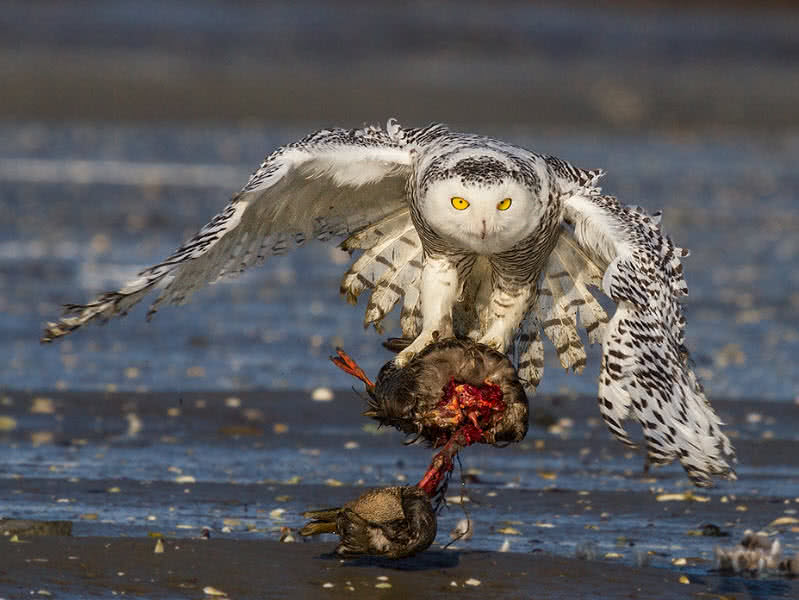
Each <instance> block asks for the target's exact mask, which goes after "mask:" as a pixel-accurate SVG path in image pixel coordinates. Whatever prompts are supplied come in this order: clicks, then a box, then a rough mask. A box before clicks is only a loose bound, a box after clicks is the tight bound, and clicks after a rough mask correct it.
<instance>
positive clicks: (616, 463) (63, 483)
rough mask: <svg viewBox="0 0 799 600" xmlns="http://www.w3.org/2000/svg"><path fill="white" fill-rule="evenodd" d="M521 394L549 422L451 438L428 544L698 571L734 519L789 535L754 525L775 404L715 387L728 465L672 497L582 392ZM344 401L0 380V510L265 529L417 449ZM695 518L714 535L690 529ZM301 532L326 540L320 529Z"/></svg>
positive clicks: (768, 518)
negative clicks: (5, 422) (454, 449)
mask: <svg viewBox="0 0 799 600" xmlns="http://www.w3.org/2000/svg"><path fill="white" fill-rule="evenodd" d="M538 406H539V410H545V411H547V412H548V413H550V414H551V415H553V416H554V417H555V418H556V419H558V425H557V426H556V427H548V428H545V427H540V426H536V425H533V426H531V429H530V432H529V433H528V436H527V438H526V439H525V440H524V442H523V443H521V444H512V445H510V446H508V447H506V448H502V449H498V448H491V447H483V446H480V445H477V446H472V447H469V448H467V449H465V450H464V451H463V452H462V453H461V462H462V466H461V467H459V468H458V469H456V472H455V473H454V475H453V477H452V480H451V482H450V488H449V490H448V491H447V494H446V496H447V501H448V502H447V505H446V506H445V507H443V508H442V510H441V512H440V515H439V522H438V531H439V533H438V537H437V540H436V545H435V546H434V547H433V549H434V550H435V549H437V548H440V547H441V546H444V545H446V544H447V543H448V542H450V541H451V535H450V531H452V530H453V529H454V528H455V526H456V524H457V523H458V521H460V520H461V519H463V518H467V517H468V518H470V519H471V520H472V522H473V536H472V538H471V539H469V540H458V541H455V542H454V548H453V546H450V549H463V550H491V551H496V550H499V549H500V548H503V547H504V548H505V549H506V550H509V551H512V552H517V553H536V552H546V553H549V554H555V555H560V556H565V557H575V556H578V555H579V556H582V557H589V558H593V559H604V560H611V561H613V562H616V563H620V564H627V565H639V566H640V565H651V566H654V567H665V568H669V569H676V570H678V571H680V572H683V573H687V574H689V575H697V576H700V575H702V574H707V573H709V572H712V570H713V568H714V566H715V563H714V558H713V549H714V547H715V546H716V545H732V544H734V543H736V542H737V541H738V540H739V539H740V537H741V536H742V535H743V531H744V530H745V529H749V528H751V529H766V530H768V531H771V532H772V533H773V534H778V535H780V536H781V538H782V540H783V542H784V544H785V548H786V552H796V551H799V546H797V539H796V531H795V529H796V526H795V525H791V524H790V522H788V524H787V525H782V526H771V525H770V523H772V522H773V521H774V520H775V519H777V518H779V517H783V518H785V517H789V518H795V517H796V515H797V511H798V510H799V497H797V493H796V491H797V489H799V459H798V458H797V457H798V456H799V451H797V449H798V448H799V434H797V431H799V429H797V420H796V411H795V408H794V407H793V406H792V405H790V404H787V403H762V402H761V403H758V402H749V401H724V402H719V403H718V404H717V408H718V410H719V413H720V414H721V416H722V417H723V418H724V419H725V421H726V422H727V430H728V432H729V433H730V435H731V437H732V439H733V441H734V443H735V445H736V447H737V451H738V455H739V458H740V461H741V468H740V469H739V471H738V473H739V476H740V480H739V481H738V482H720V483H719V485H718V487H716V488H712V489H709V490H696V489H693V494H694V495H693V496H692V497H690V498H683V499H679V498H671V499H670V498H669V497H668V496H666V497H664V494H683V493H686V492H691V491H692V487H691V485H690V483H689V481H688V480H687V478H686V477H685V476H684V473H683V472H682V470H681V469H680V468H679V467H677V466H670V467H665V468H660V469H653V470H651V472H650V473H648V474H645V473H644V472H643V470H642V467H643V457H642V455H641V454H640V453H637V452H632V451H629V450H627V449H625V448H624V447H623V446H621V445H620V444H618V443H617V442H615V441H613V440H611V439H610V438H609V435H608V433H607V431H606V429H605V427H604V425H602V424H601V423H600V421H599V419H598V418H597V415H596V411H595V407H594V403H593V401H592V400H591V399H576V400H544V399H540V400H539V402H538ZM361 409H362V400H361V399H360V398H358V397H357V396H356V395H355V394H353V393H352V392H348V391H341V392H336V393H335V394H334V398H333V400H332V401H329V402H315V401H313V400H312V399H311V397H310V395H309V394H307V393H297V392H295V393H286V392H252V393H243V394H239V395H237V396H231V395H229V394H225V393H200V392H190V393H186V394H183V395H180V396H178V395H175V394H166V393H164V394H136V393H123V392H120V393H114V394H109V393H104V392H99V393H92V392H72V393H53V394H49V395H47V396H42V395H38V396H36V395H28V394H24V393H13V394H8V395H6V396H3V405H2V410H0V412H2V413H4V414H6V415H7V416H11V417H12V418H13V419H14V420H15V424H14V427H12V428H8V427H6V429H5V431H4V432H1V433H0V442H2V445H3V456H4V461H3V467H2V470H0V497H2V498H4V503H3V514H4V515H5V516H11V517H14V518H31V519H63V520H70V521H72V522H73V523H74V528H73V535H76V536H112V537H113V536H133V537H144V536H147V535H148V534H151V533H160V534H162V535H164V536H165V537H167V538H169V539H174V538H186V537H197V536H198V535H199V534H200V532H201V531H202V529H203V528H206V527H207V528H209V529H210V531H211V536H212V538H213V539H269V540H274V539H277V538H278V536H279V535H280V528H281V527H289V528H291V529H292V530H294V531H296V530H297V529H298V528H299V527H300V526H301V525H302V524H303V522H304V519H303V518H302V516H301V513H302V512H303V511H305V510H309V509H313V508H321V507H325V506H327V507H329V506H337V505H341V504H343V503H344V502H346V501H348V500H351V499H353V498H355V497H356V496H358V495H360V494H361V493H362V492H363V491H364V490H365V489H367V488H370V487H376V486H384V485H397V484H402V483H414V482H415V481H416V480H417V479H418V478H420V477H421V475H422V473H423V472H424V470H425V468H426V467H427V464H428V463H429V460H430V458H431V455H432V452H431V450H430V449H428V448H424V447H420V446H410V447H406V448H403V446H402V440H403V437H402V436H401V435H399V434H398V433H397V432H395V431H393V430H391V431H388V430H377V429H376V428H375V427H374V426H373V425H372V424H371V423H370V422H368V421H367V419H365V418H362V417H359V416H358V414H359V412H360V410H361ZM464 479H465V483H461V482H462V480H464ZM464 498H465V500H464ZM797 522H799V521H794V523H797ZM708 523H712V524H715V525H717V526H718V527H719V528H721V530H722V531H723V532H724V533H726V534H727V537H721V538H717V537H704V536H698V535H694V534H693V533H692V532H693V531H695V530H698V529H701V528H702V526H703V525H705V524H708ZM792 528H793V529H792ZM307 543H313V544H317V547H318V549H319V552H323V551H325V552H326V551H330V550H332V548H333V547H334V544H335V538H333V537H332V536H322V538H320V539H316V540H313V541H308V542H307ZM680 559H685V564H683V565H681V564H680ZM674 561H677V563H676V564H675V562H674ZM732 581H735V579H733V580H731V581H730V585H732ZM741 581H745V580H741ZM785 585H786V586H787V587H786V590H787V595H786V594H783V595H785V597H789V596H790V593H791V590H793V587H792V584H791V583H790V582H786V584H785Z"/></svg>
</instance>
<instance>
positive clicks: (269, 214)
mask: <svg viewBox="0 0 799 600" xmlns="http://www.w3.org/2000/svg"><path fill="white" fill-rule="evenodd" d="M602 174H603V173H602V171H600V170H584V169H580V168H577V167H575V166H572V165H571V164H569V163H568V162H566V161H564V160H561V159H558V158H555V157H552V156H547V155H541V154H535V153H533V152H530V151H528V150H525V149H523V148H519V147H516V146H513V145H510V144H507V143H505V142H502V141H498V140H494V139H490V138H487V137H483V136H480V135H473V134H464V133H457V132H453V131H450V130H449V129H448V128H446V127H445V126H443V125H440V124H435V125H430V126H428V127H424V128H409V129H406V128H403V127H401V126H400V125H399V124H398V123H397V122H396V121H395V120H393V119H392V120H389V121H388V124H387V126H386V128H385V129H383V128H381V127H375V126H372V127H365V128H362V129H352V130H347V129H338V128H335V129H325V130H322V131H318V132H316V133H313V134H311V135H309V136H307V137H306V138H304V139H302V140H300V141H299V142H296V143H293V144H289V145H287V146H284V147H282V148H280V149H278V150H277V151H275V152H274V153H272V154H271V155H270V156H268V157H267V158H266V159H265V160H264V162H263V163H262V164H261V166H260V167H259V168H258V169H257V170H256V171H255V172H254V173H253V174H252V175H251V176H250V179H249V181H248V182H247V184H246V185H245V186H244V188H242V190H241V191H240V192H239V193H238V194H236V195H235V196H234V197H233V199H232V201H231V202H230V203H229V204H228V205H227V207H226V208H225V209H224V210H223V211H222V212H221V213H220V214H218V215H217V216H215V217H214V218H213V219H212V220H211V221H210V223H208V224H207V225H206V226H205V227H203V228H202V229H201V230H200V232H199V233H198V234H197V235H195V236H194V237H193V238H191V239H190V240H189V241H187V242H186V243H185V244H184V245H183V246H181V247H180V248H178V250H176V251H175V252H174V253H173V254H172V255H171V256H169V257H168V258H167V259H166V260H164V261H163V262H161V263H159V264H157V265H154V266H152V267H150V268H148V269H145V270H144V271H142V272H141V273H139V275H138V277H136V278H134V279H132V280H131V281H129V282H128V283H127V284H126V285H125V286H124V287H123V288H122V289H120V290H119V291H116V292H110V293H106V294H103V295H101V296H99V297H98V298H96V299H95V300H94V301H92V302H90V303H88V304H85V305H67V307H66V313H65V316H64V317H63V318H61V319H60V320H59V321H58V322H57V323H48V324H47V328H46V330H45V332H44V335H43V338H42V340H43V341H51V340H53V339H55V338H57V337H60V336H63V335H66V334H68V333H70V332H71V331H74V330H75V329H77V328H79V327H81V326H83V325H84V324H86V323H88V322H90V321H93V320H105V319H107V318H109V317H112V316H114V315H120V314H125V313H126V312H127V311H128V309H129V308H130V307H131V306H132V305H133V304H135V303H136V302H138V301H139V300H141V299H142V297H143V296H145V295H146V294H147V293H148V292H150V291H151V290H152V289H153V288H155V287H157V286H161V285H163V291H162V293H161V295H160V296H159V298H158V299H157V300H156V301H155V303H154V304H153V306H152V308H151V310H150V313H149V314H152V313H153V312H155V310H156V309H157V308H158V307H159V306H160V305H162V304H165V303H182V302H184V301H185V300H186V299H187V298H188V296H189V295H190V294H191V293H192V292H194V291H195V290H196V289H197V288H199V287H201V286H203V285H205V284H206V283H209V282H212V281H214V280H216V279H218V278H219V277H221V276H223V275H227V274H235V273H238V272H240V271H242V270H243V269H245V268H246V267H248V266H250V265H252V264H254V263H258V262H260V261H262V260H264V259H265V258H266V257H267V256H269V255H273V254H282V253H284V252H286V251H287V250H289V249H290V248H292V247H294V246H299V245H301V244H302V243H304V242H305V240H307V239H312V238H316V239H320V240H328V239H331V238H345V239H344V240H343V242H342V247H343V248H344V249H346V250H348V251H350V252H357V251H361V254H360V256H359V257H358V258H357V260H355V262H354V263H353V264H352V267H351V268H350V270H349V271H348V272H347V273H346V275H345V276H344V279H343V281H342V285H341V291H342V293H343V294H344V295H345V296H346V297H347V299H348V300H349V301H351V302H353V303H354V302H355V301H356V300H357V298H358V296H359V295H360V293H361V292H363V291H365V290H368V292H369V294H370V298H369V302H368V304H367V307H366V318H365V324H366V325H367V326H368V325H369V324H372V325H374V326H375V327H376V328H379V327H380V324H381V322H382V320H383V318H384V317H385V316H386V315H387V314H388V313H389V312H390V311H391V310H392V308H394V307H395V306H396V305H397V304H400V305H401V315H400V324H401V328H402V333H403V338H404V339H406V340H407V341H408V343H407V347H405V348H404V349H403V350H402V351H401V352H400V353H399V354H398V355H397V357H396V361H397V364H398V365H399V366H402V365H404V364H406V363H407V362H408V360H409V359H410V358H411V357H413V356H414V354H416V353H418V352H420V351H421V350H422V349H423V348H424V347H425V346H427V345H428V344H430V343H431V342H432V341H433V340H435V339H438V338H446V337H450V336H453V335H454V336H461V337H467V336H468V337H470V338H472V339H474V340H476V341H478V342H480V343H483V344H487V345H488V346H491V347H493V348H496V349H497V350H499V351H500V352H503V353H508V354H510V355H511V356H512V357H513V359H514V361H515V364H516V366H517V367H518V370H519V374H520V376H521V377H522V378H523V379H524V380H525V382H526V386H527V389H528V390H529V391H534V390H535V388H536V386H537V385H538V383H539V381H540V379H541V375H542V373H543V365H544V361H543V352H544V349H543V340H542V332H543V333H544V334H546V336H547V337H548V338H549V339H550V340H551V341H552V343H553V344H554V346H555V350H556V352H557V354H558V357H559V359H560V363H561V365H562V366H563V367H564V368H566V369H569V368H571V369H573V370H574V371H577V372H580V371H582V369H583V367H584V365H585V362H586V353H585V350H584V348H583V343H582V341H581V337H580V334H579V333H578V319H579V322H580V323H581V325H582V326H583V328H584V329H585V332H586V335H587V339H588V341H589V342H590V343H594V342H600V343H601V344H602V362H601V370H600V375H599V394H598V398H599V408H600V411H601V413H602V416H603V417H604V419H605V422H606V423H607V425H608V427H609V428H610V430H611V432H612V433H613V434H614V435H615V436H616V437H617V438H618V439H619V440H621V441H622V442H624V443H626V444H629V445H633V442H632V441H631V439H630V438H629V437H628V435H627V433H626V431H625V430H624V428H623V426H622V424H621V422H622V420H623V419H625V418H627V417H629V416H631V415H632V416H635V417H636V418H637V419H638V420H639V421H640V422H641V424H642V426H643V433H644V437H645V438H646V442H647V448H648V453H649V459H650V460H651V461H652V462H654V463H667V462H671V461H672V460H674V459H679V461H680V462H681V463H682V465H683V466H684V468H685V469H686V471H687V473H688V475H689V476H690V477H691V479H693V481H694V482H695V483H696V484H698V485H710V484H711V476H712V475H717V476H722V477H727V478H734V477H735V475H734V472H733V471H732V469H731V467H730V465H729V464H728V460H729V461H730V462H732V461H733V460H734V452H733V449H732V446H731V444H730V441H729V439H728V438H727V437H726V436H725V435H724V434H723V433H722V432H721V430H720V420H719V418H718V417H717V415H716V414H715V412H714V411H713V409H712V408H711V406H710V404H709V403H708V400H707V399H706V397H705V395H704V393H703V391H702V388H701V386H700V384H699V382H698V381H697V379H696V376H695V375H694V373H693V371H692V369H691V363H690V359H689V357H688V353H687V350H686V348H685V346H684V344H683V328H684V318H683V313H682V308H681V305H680V303H679V300H680V298H681V297H682V296H684V295H685V294H687V287H686V285H685V281H684V279H683V276H682V265H681V264H680V258H681V257H682V256H685V254H686V253H685V252H684V251H683V250H682V249H680V248H678V247H676V246H674V245H673V243H672V242H671V240H670V239H669V238H668V237H667V236H665V235H664V234H663V232H662V231H661V228H660V225H659V220H660V219H659V215H653V216H649V215H647V214H646V213H645V212H644V211H643V210H641V209H639V208H637V207H632V206H625V205H622V204H621V203H619V202H618V201H617V200H616V199H615V198H613V197H611V196H607V195H603V194H602V192H601V190H600V189H599V188H598V187H597V185H596V183H597V180H598V179H599V178H600V177H601V176H602ZM589 286H592V287H593V288H597V289H599V290H601V291H603V292H604V293H605V294H606V295H607V296H608V297H610V298H611V299H612V300H613V301H614V302H615V303H616V310H615V313H614V314H613V317H612V318H608V316H607V314H606V313H605V311H604V310H603V308H602V306H601V305H600V304H599V303H598V302H597V300H596V299H595V298H594V296H593V294H592V292H591V291H589V289H588V288H589Z"/></svg>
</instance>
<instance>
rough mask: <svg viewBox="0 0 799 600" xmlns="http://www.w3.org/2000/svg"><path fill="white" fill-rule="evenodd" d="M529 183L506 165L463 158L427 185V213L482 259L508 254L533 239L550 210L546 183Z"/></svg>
mask: <svg viewBox="0 0 799 600" xmlns="http://www.w3.org/2000/svg"><path fill="white" fill-rule="evenodd" d="M523 180H524V178H523V177H521V176H520V175H519V173H518V172H517V170H515V169H514V168H513V167H512V165H508V164H507V163H506V162H505V161H501V160H497V159H496V158H493V157H490V156H485V157H467V158H463V159H461V160H459V161H457V162H456V163H454V165H453V166H452V167H451V168H449V169H447V170H446V175H445V176H444V177H441V178H439V179H436V180H435V181H434V182H432V183H431V184H430V185H429V186H428V187H427V189H426V191H425V194H424V196H423V197H422V198H421V199H420V204H421V209H422V214H423V215H424V218H425V221H426V224H427V225H428V226H429V227H430V228H431V229H432V230H433V231H435V233H437V234H438V235H439V236H441V237H443V238H444V239H446V240H447V241H449V242H451V243H452V244H454V245H456V246H458V247H461V248H463V249H465V250H469V251H472V252H475V253H477V254H481V255H489V254H496V253H498V252H504V251H505V250H509V249H510V248H512V247H513V246H514V245H515V244H516V243H517V242H519V241H521V240H523V239H525V238H527V237H529V236H530V235H531V234H532V233H533V232H534V231H535V230H536V228H537V227H538V225H539V222H540V220H541V216H542V214H543V212H544V206H543V203H542V202H541V200H540V190H541V187H540V185H538V182H537V181H536V182H534V183H533V184H532V185H531V184H530V182H527V184H525V183H524V181H523Z"/></svg>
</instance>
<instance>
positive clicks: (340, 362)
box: [330, 348, 375, 390]
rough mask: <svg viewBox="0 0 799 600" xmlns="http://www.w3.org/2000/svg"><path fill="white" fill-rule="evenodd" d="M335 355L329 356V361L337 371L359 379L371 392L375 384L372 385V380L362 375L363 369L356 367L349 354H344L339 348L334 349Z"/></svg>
mask: <svg viewBox="0 0 799 600" xmlns="http://www.w3.org/2000/svg"><path fill="white" fill-rule="evenodd" d="M336 354H338V356H331V357H330V360H331V361H332V363H333V364H334V365H336V366H337V367H338V368H339V369H341V370H342V371H344V372H345V373H347V374H349V375H352V376H353V377H355V378H357V379H360V380H361V381H363V382H364V384H366V387H367V388H368V389H370V390H373V389H374V387H375V384H374V383H372V380H371V379H369V377H368V376H367V375H366V373H364V371H363V369H361V367H359V366H358V363H356V362H355V359H353V358H352V357H351V356H350V355H349V354H347V353H346V352H344V350H342V349H341V348H336Z"/></svg>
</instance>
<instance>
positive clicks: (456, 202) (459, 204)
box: [450, 196, 469, 210]
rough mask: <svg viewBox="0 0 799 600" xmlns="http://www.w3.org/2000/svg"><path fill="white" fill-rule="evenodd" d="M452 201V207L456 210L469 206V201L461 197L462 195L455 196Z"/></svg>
mask: <svg viewBox="0 0 799 600" xmlns="http://www.w3.org/2000/svg"><path fill="white" fill-rule="evenodd" d="M450 202H452V207H453V208H454V209H455V210H466V209H467V208H469V201H468V200H465V199H464V198H461V197H460V196H453V197H452V200H450Z"/></svg>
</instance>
